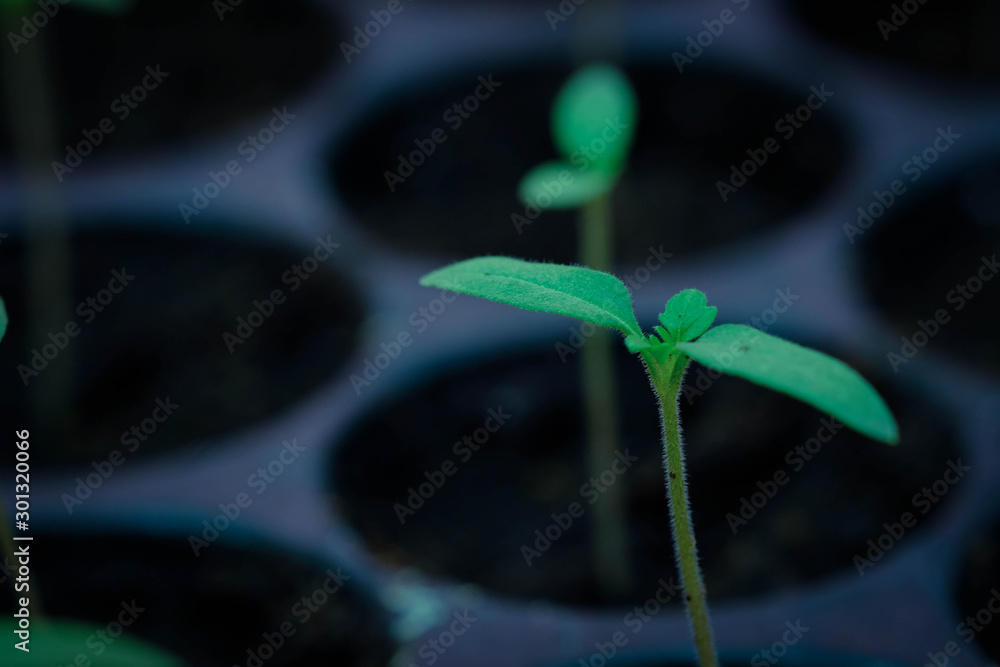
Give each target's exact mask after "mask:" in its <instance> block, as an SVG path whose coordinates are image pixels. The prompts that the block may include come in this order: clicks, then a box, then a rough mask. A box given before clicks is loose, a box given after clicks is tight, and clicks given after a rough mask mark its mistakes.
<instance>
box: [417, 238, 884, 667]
mask: <svg viewBox="0 0 1000 667" xmlns="http://www.w3.org/2000/svg"><path fill="white" fill-rule="evenodd" d="M420 283H421V284H422V285H426V286H431V287H437V288H441V289H449V290H453V291H455V292H461V293H464V294H470V295H473V296H478V297H482V298H484V299H490V300H491V301H497V302H500V303H506V304H508V305H511V306H516V307H518V308H524V309H527V310H535V311H542V312H548V313H557V314H559V315H567V316H569V317H576V318H578V319H580V320H583V321H585V322H590V323H592V324H596V325H598V326H602V327H607V328H609V329H615V330H617V331H619V332H620V333H621V334H622V335H623V336H624V337H625V338H624V343H625V346H626V347H627V348H628V350H629V351H630V352H632V353H634V354H639V356H640V358H641V359H642V362H643V365H644V367H645V369H646V373H647V374H648V376H649V379H650V382H651V384H652V386H653V389H654V391H655V394H656V396H657V399H658V400H659V404H660V420H661V424H662V427H663V438H664V443H663V446H664V464H665V467H666V486H667V496H668V499H669V505H670V517H671V529H672V533H673V539H674V548H675V553H676V557H677V566H678V569H679V570H680V575H681V585H682V587H683V589H684V599H685V601H686V607H687V612H688V617H689V619H690V622H691V627H692V630H693V633H694V641H695V646H696V647H697V652H698V659H699V662H700V664H701V667H717V666H718V664H719V663H718V658H717V657H716V651H715V646H714V641H713V638H712V628H711V624H710V621H709V613H708V606H707V604H706V600H705V597H706V594H705V590H704V585H703V583H702V576H701V569H700V566H699V564H698V551H697V546H696V542H695V537H694V530H693V527H692V523H691V513H690V509H689V504H688V492H687V483H686V478H685V473H684V454H683V449H682V445H681V436H680V420H679V410H680V408H679V403H678V398H679V392H680V388H681V384H682V381H683V378H684V372H685V370H686V369H687V366H688V363H689V362H690V361H691V360H692V359H693V360H695V361H697V362H699V363H701V364H703V365H705V366H707V367H708V368H711V369H714V370H716V371H719V372H722V373H728V374H730V375H735V376H737V377H741V378H744V379H746V380H750V381H751V382H754V383H756V384H759V385H762V386H764V387H768V388H770V389H774V390H776V391H779V392H782V393H785V394H788V395H789V396H792V397H794V398H797V399H799V400H801V401H803V402H805V403H808V404H809V405H812V406H813V407H815V408H817V409H818V410H820V411H822V412H825V413H827V414H829V415H830V416H832V417H833V418H834V419H837V420H839V421H841V422H843V423H844V424H845V425H846V426H848V427H850V428H852V429H854V430H856V431H858V432H859V433H861V434H863V435H866V436H868V437H870V438H872V439H874V440H879V441H881V442H885V443H888V444H896V443H897V442H898V441H899V429H898V426H897V425H896V420H895V418H894V417H893V416H892V413H891V412H890V411H889V408H888V406H886V404H885V401H883V400H882V397H881V396H879V394H878V392H877V391H876V390H875V388H874V387H872V386H871V384H869V383H868V382H867V381H866V380H865V379H864V378H862V377H861V375H859V374H858V373H857V372H856V371H854V370H853V369H852V368H850V367H849V366H847V365H846V364H844V363H843V362H841V361H838V360H836V359H834V358H833V357H830V356H827V355H825V354H823V353H821V352H817V351H815V350H811V349H809V348H805V347H802V346H800V345H797V344H795V343H791V342H788V341H786V340H783V339H781V338H777V337H775V336H771V335H769V334H766V333H764V332H762V331H760V330H758V329H755V328H753V327H750V326H746V325H742V324H721V325H718V326H715V327H713V326H712V324H713V323H714V322H715V316H716V313H717V310H716V308H715V307H714V306H709V305H708V301H707V299H706V297H705V295H704V294H703V293H702V292H700V291H698V290H696V289H687V290H684V291H682V292H680V293H678V294H677V295H675V296H674V297H673V298H671V299H670V300H669V301H668V302H667V305H666V308H665V310H664V312H663V313H662V314H660V316H659V321H660V324H658V325H656V326H655V327H654V332H655V333H654V334H653V335H648V336H647V335H646V334H645V333H643V331H642V329H641V328H640V327H639V324H638V321H637V320H636V317H635V313H634V311H633V306H632V298H631V296H630V295H629V292H628V289H627V288H626V287H625V284H624V283H622V282H621V281H620V280H618V279H617V278H615V277H614V276H613V275H611V274H608V273H604V272H602V271H597V270H594V269H589V268H583V267H578V266H563V265H559V264H545V263H537V262H525V261H523V260H519V259H512V258H509V257H480V258H475V259H469V260H465V261H462V262H458V263H456V264H452V265H450V266H447V267H444V268H442V269H439V270H437V271H433V272H431V273H429V274H427V275H425V276H424V277H423V278H421V280H420ZM833 500H834V499H831V501H833ZM602 502H603V499H602Z"/></svg>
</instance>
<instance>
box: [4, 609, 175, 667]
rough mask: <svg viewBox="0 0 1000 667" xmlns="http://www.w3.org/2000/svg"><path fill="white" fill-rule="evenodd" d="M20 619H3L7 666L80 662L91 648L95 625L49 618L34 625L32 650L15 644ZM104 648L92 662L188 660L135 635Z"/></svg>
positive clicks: (110, 666) (148, 664)
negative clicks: (99, 655) (136, 637)
mask: <svg viewBox="0 0 1000 667" xmlns="http://www.w3.org/2000/svg"><path fill="white" fill-rule="evenodd" d="M15 630H17V623H16V622H15V621H13V620H3V621H0V634H2V635H3V636H4V642H3V646H0V657H2V658H4V659H3V660H0V664H2V665H4V667H22V666H23V667H53V665H76V664H80V663H79V662H77V656H78V655H80V654H81V653H86V652H87V647H88V646H90V645H91V644H92V643H93V639H94V627H93V625H92V624H90V623H84V622H82V621H63V620H54V619H46V620H45V622H44V623H42V622H36V623H33V624H32V626H31V641H30V642H29V644H28V647H29V648H30V649H31V650H30V652H28V653H25V652H24V651H22V650H20V649H18V648H15V647H14V644H15V642H18V641H20V640H19V639H17V635H16V634H15V633H14V632H15ZM104 648H105V650H104V652H103V653H102V654H101V657H100V658H99V659H98V660H95V661H93V663H92V664H94V665H100V666H101V667H139V666H140V665H141V667H180V666H181V665H183V664H185V663H184V662H182V661H181V660H180V659H178V658H175V657H174V656H173V655H171V654H169V653H167V652H166V651H164V650H162V649H160V648H158V647H156V646H153V645H152V644H147V643H145V642H143V641H140V640H138V639H135V638H132V637H126V636H122V637H118V638H117V639H115V640H114V643H113V644H109V645H106V646H105V647H104Z"/></svg>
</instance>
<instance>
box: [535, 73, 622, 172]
mask: <svg viewBox="0 0 1000 667" xmlns="http://www.w3.org/2000/svg"><path fill="white" fill-rule="evenodd" d="M636 107H637V102H636V96H635V91H633V89H632V84H631V83H629V80H628V78H627V77H626V76H625V74H624V73H622V72H621V70H619V69H618V68H617V67H614V66H612V65H608V64H605V63H597V64H594V65H588V66H586V67H583V68H581V69H580V70H578V71H577V72H576V73H574V74H573V76H571V77H570V79H569V80H568V81H567V82H566V83H565V84H564V85H563V87H562V88H561V89H560V91H559V94H558V95H557V96H556V100H555V103H554V104H553V106H552V137H553V139H554V140H555V143H556V146H557V147H558V148H559V150H560V151H562V153H563V155H564V156H566V157H567V158H570V157H572V156H573V154H574V153H576V154H578V155H582V156H583V158H584V159H587V160H588V161H589V160H591V158H590V157H589V156H587V155H586V154H582V153H581V151H582V150H583V149H586V150H588V151H589V152H590V153H591V155H593V156H595V157H596V160H595V162H596V163H598V164H600V165H601V167H602V168H603V169H604V171H611V172H618V171H620V170H621V167H622V165H623V164H624V163H625V157H626V156H627V155H628V151H629V148H630V147H631V146H632V138H633V136H634V134H635V124H636V116H637V111H636ZM590 166H596V165H590Z"/></svg>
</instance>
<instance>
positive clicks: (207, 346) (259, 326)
mask: <svg viewBox="0 0 1000 667" xmlns="http://www.w3.org/2000/svg"><path fill="white" fill-rule="evenodd" d="M29 248H30V250H29ZM312 250H313V249H312V248H308V247H305V246H303V247H301V248H297V247H293V246H289V245H284V244H280V243H275V242H274V241H273V240H271V239H264V238H257V239H253V238H252V237H249V238H248V236H247V234H246V233H245V232H241V233H240V234H239V235H237V234H236V233H235V232H234V233H232V234H225V233H221V232H214V233H211V234H209V233H204V234H175V233H170V232H166V231H161V230H160V229H159V228H157V227H153V226H151V227H149V228H147V229H137V228H136V227H135V226H132V227H128V228H124V227H122V228H118V227H114V226H104V227H101V228H93V229H88V230H86V231H84V230H80V231H75V232H71V233H70V234H68V235H66V236H60V237H59V239H58V241H57V239H56V237H54V236H43V237H41V238H39V239H37V242H36V240H35V239H34V237H33V240H32V242H31V244H30V246H29V245H27V244H26V242H25V240H24V239H22V238H13V237H12V238H8V239H5V240H4V243H3V248H2V249H0V254H2V256H3V263H2V265H0V294H2V296H3V298H4V300H5V301H6V304H7V309H8V312H9V316H10V322H11V324H10V327H9V329H8V332H7V336H6V338H5V340H4V341H3V345H0V358H2V359H3V364H4V367H5V368H7V369H8V372H7V373H5V374H4V378H3V379H2V380H0V384H2V398H0V401H2V403H3V409H4V412H5V413H6V414H14V415H19V416H20V417H21V418H22V422H21V423H22V424H23V426H19V428H27V429H29V430H30V432H31V433H32V437H33V439H34V441H35V443H36V445H37V446H36V447H33V448H32V460H33V462H34V465H63V466H75V467H79V466H89V465H90V464H91V463H92V462H94V461H97V462H101V461H106V460H108V457H109V456H112V455H113V456H115V457H117V456H122V457H124V458H126V459H128V460H133V459H138V458H144V457H146V456H147V455H152V454H155V453H160V452H166V451H169V450H174V449H177V448H179V447H182V446H186V445H189V444H191V443H192V442H195V441H199V440H204V439H205V438H210V437H213V436H221V435H223V434H225V433H227V432H232V431H236V430H241V429H246V428H248V427H250V426H252V425H253V424H254V423H256V422H258V421H260V420H262V419H265V418H267V417H268V416H271V415H274V414H275V413H277V412H279V411H281V410H283V409H286V408H288V407H289V406H291V405H292V404H294V403H295V402H296V401H297V400H300V399H301V398H302V397H303V396H304V395H307V394H308V393H309V392H311V391H313V390H315V389H316V388H317V387H319V386H320V385H321V384H322V383H323V382H326V381H329V379H330V378H331V377H333V376H334V375H335V373H336V370H337V368H338V367H339V366H340V365H341V364H342V363H343V362H344V361H345V360H346V359H347V358H348V356H349V355H350V354H351V353H352V350H353V348H354V345H355V342H356V338H357V332H358V328H359V325H360V322H361V319H362V307H361V305H360V301H359V298H358V296H357V294H356V293H355V292H354V291H353V287H352V285H351V284H350V283H349V282H348V281H347V280H346V279H345V278H344V277H343V276H342V275H341V274H340V272H339V271H338V266H337V264H338V261H337V254H336V253H337V251H336V250H333V251H331V253H329V254H327V255H326V256H327V257H328V258H329V259H327V260H326V261H323V262H316V263H315V265H313V264H310V265H309V266H311V267H312V268H314V269H315V270H314V272H312V273H309V272H307V271H304V270H301V271H300V272H301V273H302V275H303V276H304V278H300V277H299V276H298V274H296V273H295V272H294V269H293V267H295V266H305V263H304V261H303V260H304V258H306V257H310V258H312V257H313V255H312ZM36 290H37V291H36ZM31 294H38V295H45V296H44V297H42V296H37V297H32V296H30V295H31ZM39 304H40V305H39ZM115 451H117V452H118V454H117V455H114V454H113V453H114V452H115ZM113 463H114V461H113ZM115 465H118V463H115Z"/></svg>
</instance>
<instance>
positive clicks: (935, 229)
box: [852, 160, 1000, 371]
mask: <svg viewBox="0 0 1000 667" xmlns="http://www.w3.org/2000/svg"><path fill="white" fill-rule="evenodd" d="M856 217H857V214H856V213H855V214H853V216H852V219H853V218H856ZM855 240H856V244H857V245H858V246H859V247H860V250H861V252H862V255H861V272H862V276H863V280H864V293H865V294H866V295H867V296H868V298H870V299H871V300H872V301H873V302H874V303H875V305H876V306H877V307H878V308H880V309H881V310H882V312H883V313H884V314H885V317H886V318H887V319H888V320H889V323H890V325H891V326H892V327H893V329H895V331H896V333H897V334H898V335H899V336H905V337H907V338H908V339H910V340H912V338H913V335H914V333H917V332H921V334H920V335H923V333H922V331H923V330H922V329H921V328H920V325H919V322H920V321H925V322H927V321H933V320H934V318H935V313H936V312H937V311H938V310H942V309H943V310H945V311H946V316H947V319H946V320H945V319H944V318H942V321H945V324H943V325H941V326H940V327H939V329H938V331H937V333H936V334H935V335H934V336H932V337H930V338H929V339H928V340H927V341H926V345H925V346H926V347H927V348H928V349H933V350H935V351H947V353H949V354H953V355H955V356H956V357H960V358H961V359H963V360H965V361H966V362H968V363H969V364H971V365H973V366H975V367H979V368H981V367H987V368H989V369H991V370H993V371H996V370H998V369H1000V347H998V346H997V344H996V330H997V324H998V323H1000V319H998V313H1000V278H997V277H996V276H995V274H994V273H992V272H990V271H986V270H984V274H983V275H989V276H990V278H989V280H987V281H983V280H981V276H979V275H978V272H979V270H980V268H981V267H982V266H983V259H984V258H985V259H986V260H992V259H993V258H994V257H996V256H997V253H998V252H1000V162H998V161H996V160H994V161H991V162H987V163H982V164H978V165H975V166H974V167H972V168H969V169H966V170H964V171H962V172H961V173H959V174H958V175H957V176H955V177H953V178H951V179H950V180H949V181H947V182H946V183H945V184H944V185H942V186H941V187H937V188H934V189H933V190H932V191H930V192H928V193H922V192H921V193H917V192H913V193H911V192H906V193H904V194H903V195H902V196H901V198H900V201H898V202H896V203H895V205H894V206H893V207H892V208H890V209H889V210H888V211H887V212H886V213H885V214H884V215H883V216H882V217H881V218H879V219H877V220H875V222H874V223H873V224H872V226H871V227H870V228H869V229H868V230H867V231H866V232H865V233H864V234H863V235H862V236H858V237H855ZM970 280H971V281H972V284H967V283H968V282H969V281H970ZM959 286H965V287H967V288H968V291H967V292H966V293H965V295H963V294H962V293H961V291H959V290H958V289H957V288H958V287H959ZM973 288H978V291H976V292H973V291H972V289H973ZM926 328H927V329H929V330H933V326H931V325H928V326H927V327H926ZM918 338H919V336H918ZM899 345H900V347H902V345H903V342H902V341H900V343H899ZM895 351H896V352H898V351H899V349H897V350H895ZM903 368H905V366H904V367H903Z"/></svg>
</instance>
